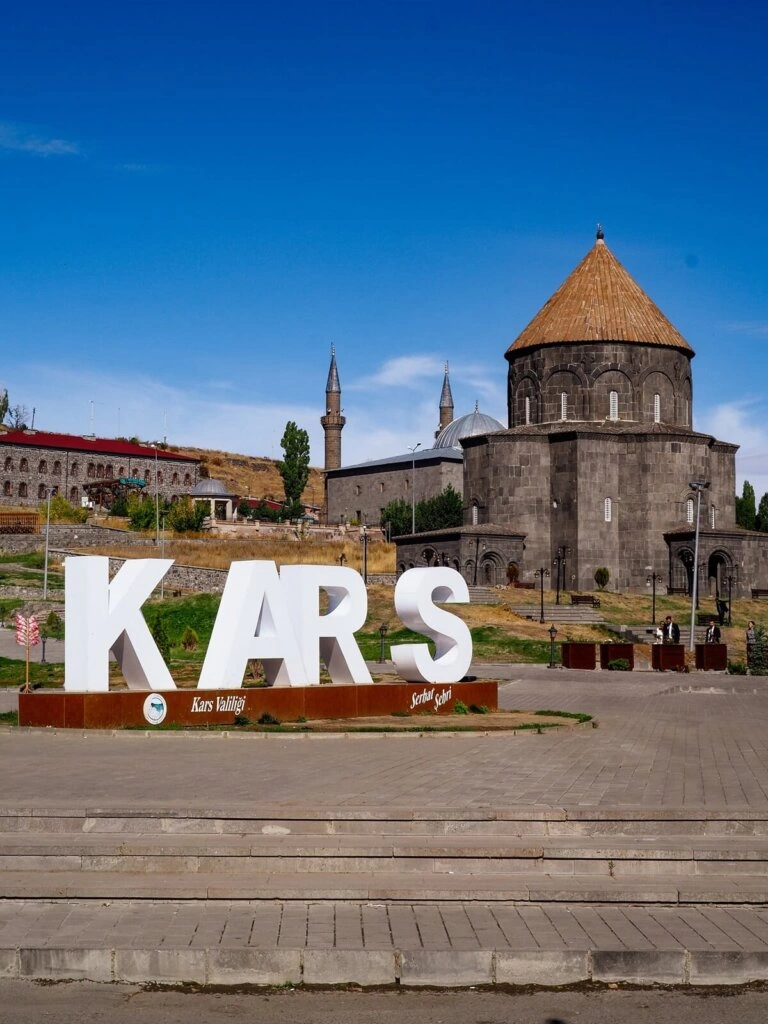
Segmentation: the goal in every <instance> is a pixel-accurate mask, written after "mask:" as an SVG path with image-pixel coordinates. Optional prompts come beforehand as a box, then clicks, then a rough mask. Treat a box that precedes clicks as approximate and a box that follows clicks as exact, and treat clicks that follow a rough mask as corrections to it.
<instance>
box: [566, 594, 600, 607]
mask: <svg viewBox="0 0 768 1024" xmlns="http://www.w3.org/2000/svg"><path fill="white" fill-rule="evenodd" d="M571 604H591V605H592V607H593V608H599V607H600V598H599V597H595V596H594V594H571Z"/></svg>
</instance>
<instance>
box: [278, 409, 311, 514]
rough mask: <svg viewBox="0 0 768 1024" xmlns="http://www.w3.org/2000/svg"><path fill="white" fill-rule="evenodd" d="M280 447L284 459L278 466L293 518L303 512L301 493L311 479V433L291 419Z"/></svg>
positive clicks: (289, 511)
mask: <svg viewBox="0 0 768 1024" xmlns="http://www.w3.org/2000/svg"><path fill="white" fill-rule="evenodd" d="M280 447H281V448H282V449H283V460H282V462H278V464H277V468H278V471H279V473H280V476H281V477H282V478H283V490H284V492H285V504H286V512H287V513H288V515H289V516H290V517H291V518H293V516H300V515H301V513H302V512H303V505H302V504H301V495H302V494H303V492H304V488H305V487H306V486H307V480H309V434H308V433H307V432H306V430H302V429H301V428H300V427H297V426H296V424H295V423H294V422H293V420H289V421H288V422H287V423H286V425H285V432H284V433H283V436H282V438H281V440H280Z"/></svg>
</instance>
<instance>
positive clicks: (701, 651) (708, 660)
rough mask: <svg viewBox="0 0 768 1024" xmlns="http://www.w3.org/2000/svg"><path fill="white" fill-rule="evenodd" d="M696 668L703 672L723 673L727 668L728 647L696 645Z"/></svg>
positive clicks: (724, 645) (722, 645)
mask: <svg viewBox="0 0 768 1024" xmlns="http://www.w3.org/2000/svg"><path fill="white" fill-rule="evenodd" d="M696 668H698V669H701V670H702V671H704V672H725V670H726V669H727V668H728V646H727V645H726V644H696Z"/></svg>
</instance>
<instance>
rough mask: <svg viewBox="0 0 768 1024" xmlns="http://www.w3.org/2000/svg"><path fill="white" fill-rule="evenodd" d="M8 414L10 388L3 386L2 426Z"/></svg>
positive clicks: (0, 413)
mask: <svg viewBox="0 0 768 1024" xmlns="http://www.w3.org/2000/svg"><path fill="white" fill-rule="evenodd" d="M7 415H8V388H3V389H2V391H0V426H2V424H3V423H5V417H6V416H7Z"/></svg>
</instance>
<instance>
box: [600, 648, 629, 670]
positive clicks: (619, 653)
mask: <svg viewBox="0 0 768 1024" xmlns="http://www.w3.org/2000/svg"><path fill="white" fill-rule="evenodd" d="M619 658H623V659H624V661H627V662H629V668H630V670H631V669H633V668H634V667H635V648H634V644H600V668H608V665H609V664H610V663H611V662H612V661H618V660H619Z"/></svg>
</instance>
